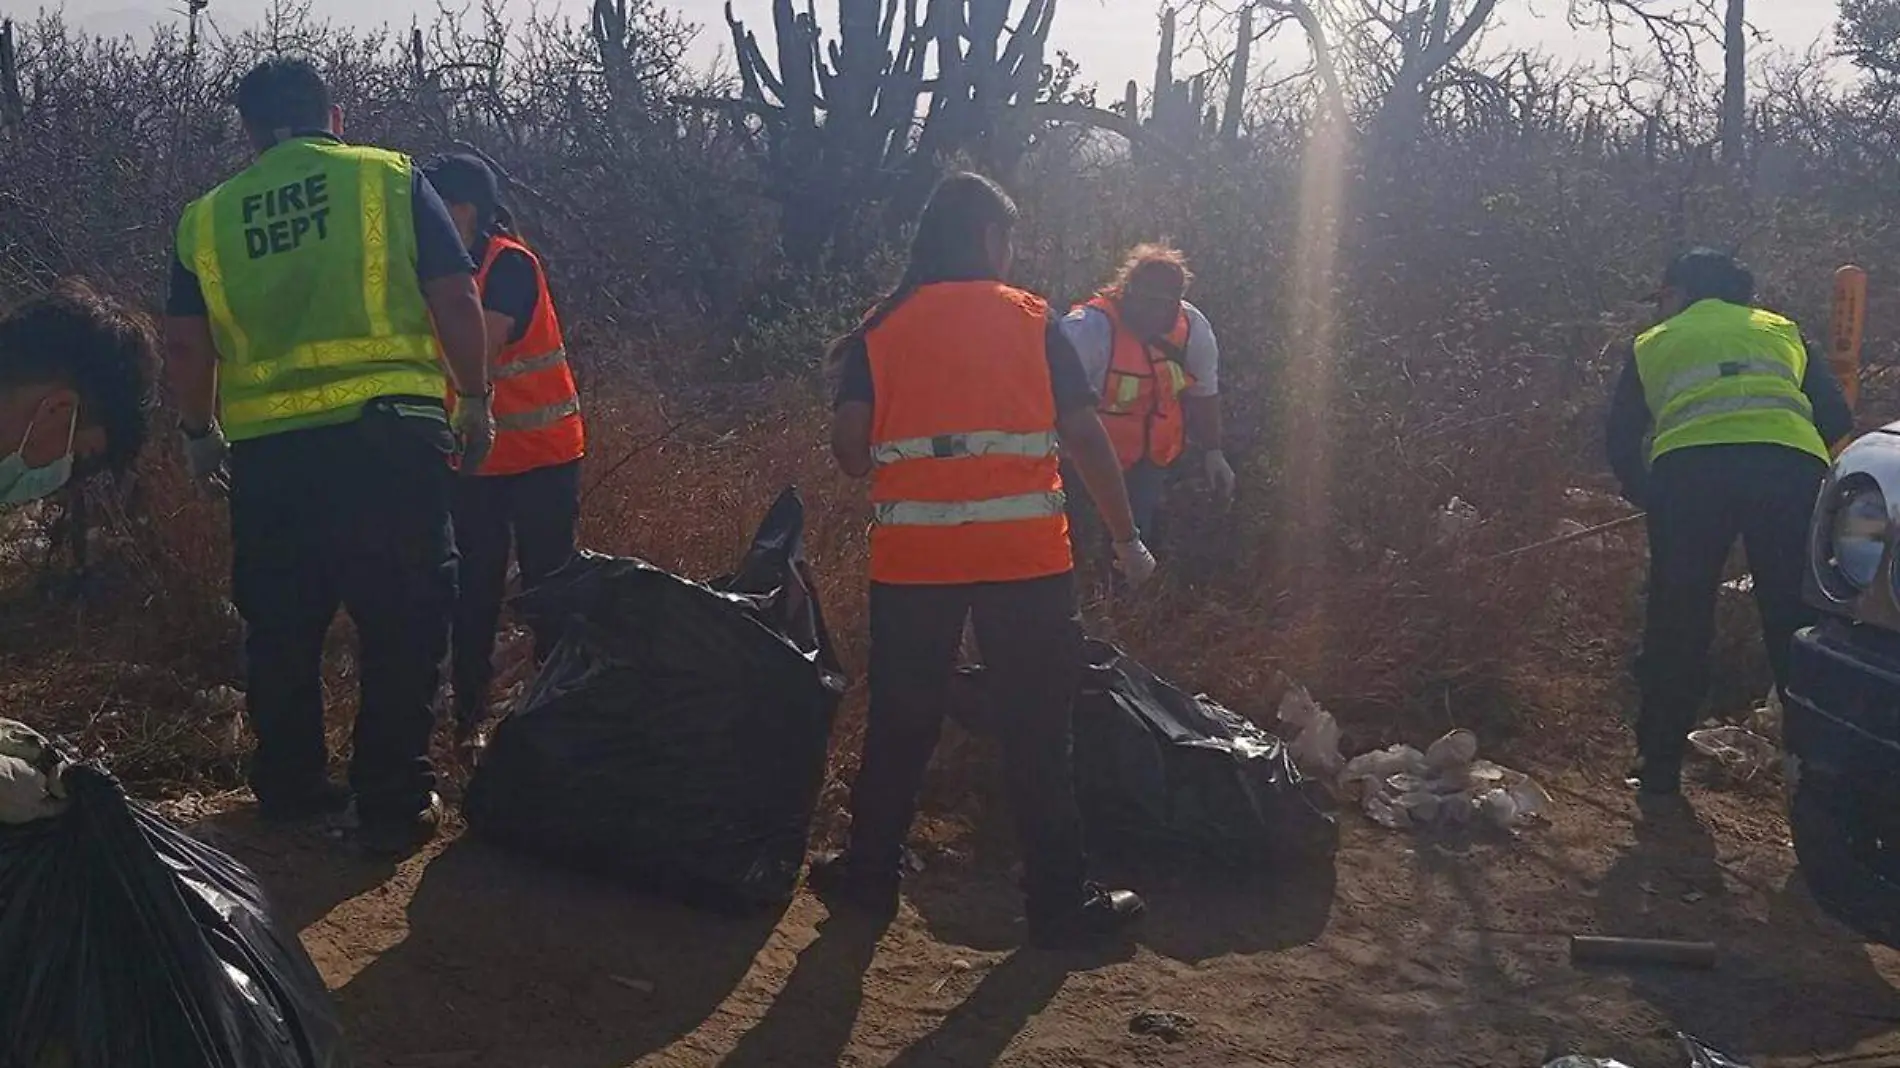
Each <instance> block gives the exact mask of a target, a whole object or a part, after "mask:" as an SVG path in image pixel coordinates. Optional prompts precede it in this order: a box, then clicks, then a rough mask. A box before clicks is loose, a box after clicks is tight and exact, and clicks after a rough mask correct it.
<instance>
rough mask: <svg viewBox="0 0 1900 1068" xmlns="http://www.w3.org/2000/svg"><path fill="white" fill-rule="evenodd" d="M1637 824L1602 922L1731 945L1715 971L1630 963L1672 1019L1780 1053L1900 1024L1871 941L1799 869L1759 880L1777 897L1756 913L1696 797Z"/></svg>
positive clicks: (1691, 1029)
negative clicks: (1830, 907)
mask: <svg viewBox="0 0 1900 1068" xmlns="http://www.w3.org/2000/svg"><path fill="white" fill-rule="evenodd" d="M1635 830H1636V837H1635V841H1634V843H1633V844H1632V845H1631V846H1630V847H1629V849H1628V850H1626V851H1625V852H1624V853H1623V854H1622V856H1621V857H1619V858H1618V859H1617V861H1616V863H1615V864H1614V865H1613V866H1612V867H1611V869H1610V871H1609V872H1608V873H1607V874H1606V875H1605V877H1604V880H1603V884H1602V888H1601V891H1600V893H1599V895H1598V899H1597V922H1598V926H1599V929H1600V930H1602V931H1603V932H1604V933H1610V934H1616V935H1623V936H1629V937H1643V938H1680V939H1694V940H1708V941H1713V942H1715V943H1716V944H1717V946H1718V947H1719V949H1720V959H1719V962H1718V965H1717V967H1716V968H1715V969H1714V970H1712V971H1702V972H1698V971H1684V970H1669V969H1654V968H1635V969H1630V970H1629V971H1628V975H1629V976H1630V988H1631V991H1632V993H1634V994H1635V995H1636V996H1638V997H1640V998H1642V999H1643V1000H1644V1001H1647V1002H1648V1003H1649V1004H1650V1005H1651V1006H1653V1007H1654V1008H1655V1009H1656V1010H1657V1011H1658V1012H1659V1013H1660V1014H1661V1015H1662V1016H1663V1017H1664V1018H1665V1019H1667V1020H1668V1021H1669V1023H1670V1026H1672V1027H1674V1028H1676V1029H1679V1030H1682V1031H1685V1032H1688V1033H1689V1034H1692V1035H1695V1036H1696V1037H1698V1038H1700V1039H1702V1040H1703V1041H1705V1042H1708V1043H1710V1044H1712V1045H1714V1046H1717V1047H1720V1048H1724V1049H1728V1050H1730V1051H1732V1052H1738V1053H1744V1052H1745V1053H1747V1054H1749V1055H1760V1056H1776V1055H1782V1054H1797V1053H1811V1052H1813V1051H1815V1050H1838V1049H1846V1048H1851V1047H1853V1046H1855V1045H1856V1044H1857V1043H1860V1042H1863V1041H1865V1040H1867V1039H1870V1038H1874V1037H1876V1036H1879V1035H1882V1034H1886V1033H1889V1032H1891V1031H1893V1030H1894V1028H1895V1026H1896V1025H1900V993H1896V992H1895V990H1894V989H1893V987H1891V986H1889V985H1888V983H1887V982H1886V980H1884V979H1882V978H1881V976H1880V975H1879V973H1878V972H1876V971H1875V969H1874V966H1873V963H1872V961H1871V960H1869V958H1868V955H1867V948H1866V946H1864V945H1863V944H1862V943H1861V942H1860V941H1859V940H1857V939H1856V938H1855V937H1854V936H1853V935H1852V933H1851V932H1849V931H1847V930H1846V929H1845V928H1843V927H1841V926H1839V925H1838V924H1835V923H1834V922H1833V921H1831V920H1829V919H1827V918H1826V917H1825V916H1824V915H1823V914H1822V913H1821V912H1820V910H1819V909H1818V908H1817V907H1816V906H1815V904H1814V903H1813V901H1812V900H1811V899H1810V898H1809V897H1808V894H1807V889H1806V887H1805V885H1804V884H1803V883H1802V881H1801V876H1800V874H1799V873H1798V872H1797V873H1795V874H1793V875H1791V876H1789V877H1788V878H1787V879H1786V881H1785V882H1784V883H1783V884H1782V885H1781V886H1780V887H1778V888H1777V887H1757V888H1751V889H1754V890H1757V891H1759V892H1760V893H1761V894H1762V896H1763V897H1765V899H1766V902H1767V913H1768V914H1767V916H1766V917H1765V918H1762V917H1757V916H1755V915H1751V914H1750V912H1749V911H1748V910H1746V909H1744V908H1743V907H1742V903H1741V902H1740V901H1738V900H1737V899H1736V894H1735V893H1734V892H1733V891H1732V889H1731V880H1730V879H1727V878H1725V877H1724V875H1725V869H1724V865H1723V864H1722V863H1721V861H1720V860H1719V859H1718V857H1717V854H1716V847H1715V840H1714V838H1713V837H1712V836H1711V834H1710V832H1709V830H1708V827H1707V826H1706V825H1705V824H1704V823H1703V821H1702V820H1701V819H1700V818H1698V817H1697V815H1696V813H1695V812H1694V810H1692V809H1691V808H1689V807H1688V806H1687V805H1686V804H1674V803H1671V804H1650V805H1647V806H1646V810H1645V812H1644V813H1643V814H1642V816H1641V818H1640V819H1639V820H1638V822H1637V824H1636V828H1635ZM1728 874H1730V875H1734V874H1735V873H1734V872H1732V871H1731V872H1728ZM1738 1006H1743V1007H1747V1009H1746V1010H1745V1011H1738Z"/></svg>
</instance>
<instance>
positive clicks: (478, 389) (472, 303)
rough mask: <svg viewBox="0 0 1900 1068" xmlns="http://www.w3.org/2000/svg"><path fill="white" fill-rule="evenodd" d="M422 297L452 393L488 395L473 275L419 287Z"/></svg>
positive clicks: (482, 328) (485, 350)
mask: <svg viewBox="0 0 1900 1068" xmlns="http://www.w3.org/2000/svg"><path fill="white" fill-rule="evenodd" d="M422 297H423V299H424V300H425V301H427V302H428V305H429V315H430V317H431V318H433V319H434V320H435V336H436V340H438V341H440V342H441V343H442V363H443V366H444V367H445V368H446V369H447V371H448V375H449V381H450V383H451V384H453V385H454V386H455V392H456V393H457V394H458V395H460V396H463V397H480V396H484V395H486V394H487V393H488V329H487V324H486V323H485V322H484V321H483V319H482V302H481V298H480V297H479V296H477V295H476V293H475V277H474V276H473V275H467V274H460V275H455V274H451V275H444V276H443V277H441V278H437V279H434V280H433V281H429V282H424V283H423V284H422Z"/></svg>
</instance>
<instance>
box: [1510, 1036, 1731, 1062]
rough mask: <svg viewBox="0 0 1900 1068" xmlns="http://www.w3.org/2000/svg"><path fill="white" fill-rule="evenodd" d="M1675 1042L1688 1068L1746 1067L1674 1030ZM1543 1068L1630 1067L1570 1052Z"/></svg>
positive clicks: (1602, 1058) (1603, 1058) (1601, 1058)
mask: <svg viewBox="0 0 1900 1068" xmlns="http://www.w3.org/2000/svg"><path fill="white" fill-rule="evenodd" d="M1676 1043H1677V1044H1678V1045H1679V1046H1681V1047H1682V1053H1683V1056H1685V1057H1687V1058H1689V1066H1688V1068H1748V1065H1746V1064H1743V1063H1742V1062H1741V1061H1738V1060H1736V1059H1735V1058H1733V1057H1730V1056H1729V1055H1728V1054H1726V1053H1723V1052H1721V1051H1719V1050H1715V1049H1711V1048H1710V1047H1708V1046H1706V1045H1704V1044H1703V1043H1702V1042H1701V1041H1699V1040H1698V1039H1695V1038H1692V1037H1691V1036H1689V1035H1686V1034H1683V1033H1682V1032H1681V1031H1678V1032H1676ZM1544 1068H1630V1066H1629V1065H1627V1064H1624V1063H1623V1062H1622V1061H1618V1060H1612V1059H1610V1058H1608V1057H1580V1056H1577V1055H1575V1054H1572V1055H1571V1056H1568V1057H1559V1058H1557V1059H1556V1060H1554V1061H1551V1062H1549V1063H1548V1064H1545V1065H1544Z"/></svg>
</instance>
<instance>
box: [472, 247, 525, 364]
mask: <svg viewBox="0 0 1900 1068" xmlns="http://www.w3.org/2000/svg"><path fill="white" fill-rule="evenodd" d="M487 255H488V250H487V248H483V249H482V250H481V252H480V254H479V255H478V256H477V257H476V258H477V259H478V260H479V259H482V258H485V257H486V256H487ZM540 303H541V272H540V271H539V270H538V269H537V268H536V267H535V263H534V258H533V257H532V256H529V255H528V254H526V253H524V252H522V251H521V250H520V249H517V248H507V249H503V250H501V251H500V252H498V253H496V254H495V262H494V263H492V264H490V265H489V267H488V277H486V278H484V279H483V280H482V307H484V308H486V309H488V310H489V311H491V312H494V313H495V314H497V315H506V316H507V317H508V318H509V319H512V320H513V321H514V324H515V326H514V329H513V330H511V331H509V333H508V341H509V342H510V343H513V342H516V341H520V340H521V339H522V338H524V337H527V336H528V327H529V326H530V325H532V324H533V322H534V311H535V308H537V307H538V306H539V305H540Z"/></svg>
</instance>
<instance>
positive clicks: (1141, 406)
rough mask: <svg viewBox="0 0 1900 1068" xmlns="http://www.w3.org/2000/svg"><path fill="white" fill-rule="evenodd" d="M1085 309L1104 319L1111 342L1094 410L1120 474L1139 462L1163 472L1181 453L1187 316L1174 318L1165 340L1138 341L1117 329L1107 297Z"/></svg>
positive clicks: (1117, 313)
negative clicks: (1098, 404)
mask: <svg viewBox="0 0 1900 1068" xmlns="http://www.w3.org/2000/svg"><path fill="white" fill-rule="evenodd" d="M1088 306H1089V307H1091V308H1094V309H1096V310H1097V311H1100V312H1101V313H1102V314H1103V315H1106V316H1108V323H1109V329H1110V331H1111V336H1112V337H1113V338H1114V343H1113V347H1112V349H1111V355H1110V357H1109V362H1108V378H1107V380H1106V381H1105V382H1103V384H1102V405H1101V410H1100V411H1101V416H1102V425H1103V426H1104V427H1106V428H1108V437H1109V440H1110V441H1113V442H1114V443H1115V455H1116V456H1118V457H1120V458H1121V462H1122V470H1124V471H1126V470H1127V469H1129V468H1131V467H1133V466H1135V465H1136V464H1138V463H1140V462H1141V461H1143V460H1148V461H1151V462H1152V463H1153V464H1154V465H1155V466H1156V467H1167V466H1169V465H1170V464H1172V463H1174V461H1176V460H1179V459H1180V458H1181V454H1182V453H1183V452H1185V451H1186V450H1187V422H1186V420H1185V419H1184V418H1183V417H1182V415H1181V392H1182V391H1183V390H1185V389H1187V388H1188V387H1189V386H1191V385H1193V384H1194V376H1193V375H1190V374H1188V372H1187V365H1186V363H1185V362H1184V361H1185V359H1186V353H1187V343H1188V317H1187V311H1186V309H1183V310H1182V311H1181V312H1180V313H1179V314H1178V315H1177V316H1176V317H1175V321H1174V329H1172V330H1170V331H1168V336H1167V337H1165V338H1161V339H1159V340H1156V341H1148V342H1144V341H1142V339H1141V338H1139V337H1136V336H1135V334H1134V332H1133V331H1131V330H1129V329H1128V328H1127V327H1125V326H1123V325H1122V317H1121V309H1120V307H1118V306H1117V304H1116V302H1115V301H1114V300H1113V299H1112V298H1110V297H1107V296H1098V297H1096V298H1095V299H1093V300H1091V301H1089V302H1088Z"/></svg>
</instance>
